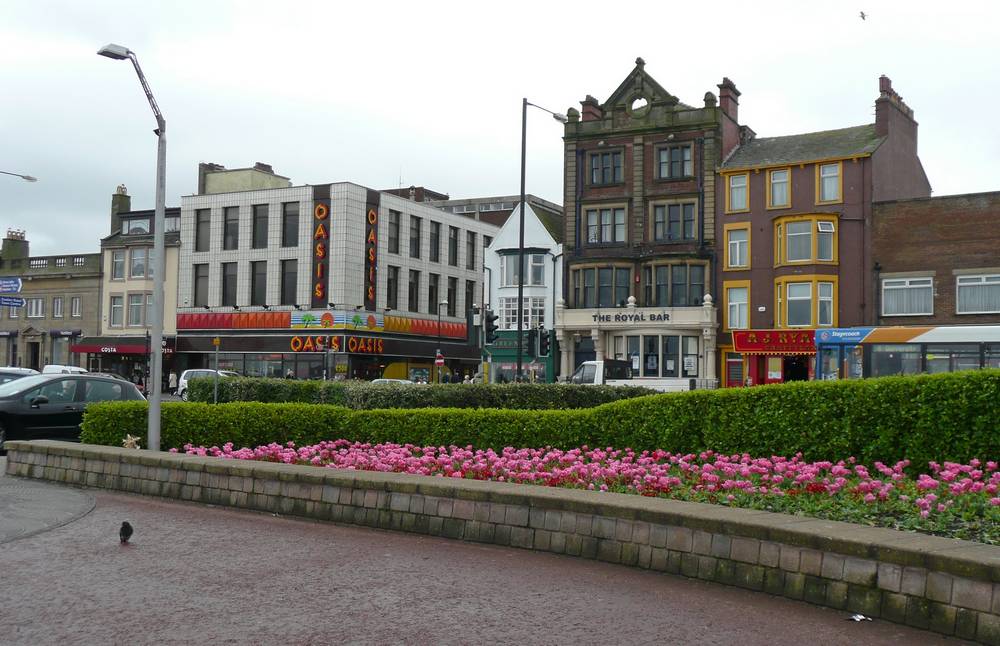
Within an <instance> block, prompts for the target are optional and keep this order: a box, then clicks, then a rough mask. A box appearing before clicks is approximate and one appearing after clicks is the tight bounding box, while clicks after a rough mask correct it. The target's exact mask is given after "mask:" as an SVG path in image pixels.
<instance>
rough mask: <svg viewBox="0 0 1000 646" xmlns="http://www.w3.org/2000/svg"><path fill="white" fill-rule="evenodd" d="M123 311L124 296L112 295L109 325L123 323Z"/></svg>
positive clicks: (116, 325)
mask: <svg viewBox="0 0 1000 646" xmlns="http://www.w3.org/2000/svg"><path fill="white" fill-rule="evenodd" d="M124 313H125V297H124V296H112V297H111V326H112V327H121V326H122V323H123V315H124Z"/></svg>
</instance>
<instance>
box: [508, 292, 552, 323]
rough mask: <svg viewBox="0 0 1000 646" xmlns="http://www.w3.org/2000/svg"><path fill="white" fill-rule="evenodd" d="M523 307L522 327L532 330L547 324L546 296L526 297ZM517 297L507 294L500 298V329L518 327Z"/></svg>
mask: <svg viewBox="0 0 1000 646" xmlns="http://www.w3.org/2000/svg"><path fill="white" fill-rule="evenodd" d="M523 305H524V306H523V308H522V309H521V317H522V319H521V329H522V330H531V329H536V328H538V327H539V326H542V325H545V298H544V297H534V296H532V297H530V298H529V297H527V296H526V297H525V298H524V301H523ZM517 310H518V308H517V297H512V296H505V297H502V298H501V299H500V310H499V312H498V314H499V316H500V321H499V323H500V329H501V330H516V329H517Z"/></svg>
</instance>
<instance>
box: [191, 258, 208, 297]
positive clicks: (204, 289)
mask: <svg viewBox="0 0 1000 646" xmlns="http://www.w3.org/2000/svg"><path fill="white" fill-rule="evenodd" d="M207 305H208V265H207V264H205V265H195V266H194V306H195V307H206V306H207Z"/></svg>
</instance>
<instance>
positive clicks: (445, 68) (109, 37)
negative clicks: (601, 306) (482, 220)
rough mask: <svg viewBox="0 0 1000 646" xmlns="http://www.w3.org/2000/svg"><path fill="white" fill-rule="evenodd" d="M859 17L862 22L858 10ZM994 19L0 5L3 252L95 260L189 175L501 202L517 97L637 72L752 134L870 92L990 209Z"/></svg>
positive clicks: (768, 6) (404, 6)
mask: <svg viewBox="0 0 1000 646" xmlns="http://www.w3.org/2000/svg"><path fill="white" fill-rule="evenodd" d="M861 11H864V12H865V13H866V14H867V17H866V18H865V19H864V20H862V19H861V17H860V16H859V13H860V12H861ZM998 22H1000V3H991V2H963V1H960V0H959V1H953V2H948V3H942V2H922V1H915V0H909V1H900V2H896V1H888V0H878V1H876V0H857V2H854V3H846V2H842V1H837V2H828V3H813V2H802V1H801V0H799V1H793V2H792V1H790V2H784V1H780V2H777V1H767V0H761V1H758V2H753V3H749V2H745V1H740V2H730V1H728V0H723V1H719V0H717V1H716V2H712V3H690V2H684V3H682V2H677V1H676V0H675V1H662V0H661V1H659V2H643V1H642V0H637V1H636V2H632V3H625V4H616V3H611V4H609V3H607V2H590V1H589V0H584V1H578V2H575V3H566V2H544V1H542V2H539V1H536V2H531V3H528V2H520V1H517V0H512V1H509V2H504V3H483V2H469V1H468V0H465V1H460V2H439V1H437V0H425V1H424V2H412V1H411V2H389V1H385V2H369V3H351V4H348V3H341V2H301V1H295V0H285V1H283V2H266V3H265V2H256V1H249V0H241V1H239V2H228V1H217V0H199V1H197V2H192V1H189V0H171V1H169V2H160V1H156V0H146V1H144V2H111V1H103V0H89V1H88V2H78V1H76V0H73V1H69V0H66V1H62V2H56V1H50V0H26V1H21V0H2V2H0V60H2V61H3V64H2V65H0V70H2V71H0V95H2V100H0V171H7V172H13V173H19V174H26V175H32V176H35V177H37V178H38V182H35V183H29V182H25V181H22V180H20V179H18V178H16V177H11V176H8V175H0V234H2V233H5V232H6V230H7V229H11V228H14V229H24V230H26V232H27V238H28V240H29V241H30V243H31V254H32V255H49V254H61V253H84V252H96V251H97V250H98V249H99V246H100V238H101V237H102V236H106V235H108V234H109V233H110V215H109V213H110V203H111V195H112V193H114V190H115V187H117V186H118V185H119V184H125V185H126V186H127V187H128V191H129V194H130V195H131V196H132V208H133V209H143V208H153V205H154V195H155V190H154V187H155V166H156V137H155V135H154V134H153V129H154V127H155V121H154V119H153V115H152V112H151V110H150V108H149V105H148V103H147V102H146V98H145V96H144V95H143V93H142V89H141V87H140V85H139V82H138V80H137V78H136V75H135V72H134V70H133V69H132V68H131V65H130V64H129V63H128V62H127V61H114V60H111V59H107V58H104V57H100V56H97V55H96V52H97V50H98V49H100V48H101V47H102V46H104V45H105V44H108V43H117V44H121V45H124V46H126V47H128V48H129V49H131V50H132V51H134V52H136V55H137V56H138V59H139V63H140V65H141V66H142V69H143V72H144V73H145V75H146V78H147V79H148V81H149V84H150V86H151V88H152V91H153V93H154V95H155V97H156V100H157V102H158V104H159V106H160V109H161V110H162V112H163V114H164V117H165V118H166V121H167V206H179V205H180V197H181V196H182V195H190V194H192V193H194V192H195V191H196V188H197V169H198V163H199V162H215V163H219V164H223V165H224V166H226V167H228V168H242V167H247V166H252V165H253V164H254V163H255V162H264V163H268V164H271V165H272V166H273V167H274V169H275V172H277V173H279V174H281V175H285V176H287V177H289V178H291V180H292V182H293V183H294V184H296V185H299V184H309V183H317V184H318V183H326V182H337V181H351V182H355V183H358V184H362V185H365V186H368V187H370V188H376V189H385V188H395V187H398V186H410V185H418V186H421V185H422V186H426V187H428V188H430V189H433V190H436V191H440V192H444V193H448V194H449V195H450V196H451V197H453V198H464V197H477V196H487V195H514V194H517V193H518V191H519V188H520V187H519V180H520V143H521V142H520V135H521V99H522V97H527V98H528V100H529V101H531V102H532V103H536V104H538V105H541V106H544V107H545V108H547V109H549V110H553V111H556V112H562V113H565V112H566V110H567V109H568V108H570V107H576V108H577V109H579V107H580V103H579V102H580V101H581V100H582V99H583V98H584V97H585V96H586V95H587V94H592V95H594V96H595V97H597V99H598V100H600V101H602V102H603V101H605V100H606V99H607V98H608V97H609V96H610V94H611V93H612V92H613V91H614V90H615V88H616V87H617V86H618V85H619V83H621V81H622V80H623V79H624V78H625V77H626V76H627V75H628V74H629V72H631V70H632V69H633V67H634V65H635V59H636V57H637V56H641V57H642V58H643V59H644V60H645V61H646V71H647V72H648V73H649V74H650V75H652V76H653V78H655V79H656V80H657V81H658V82H659V83H660V85H662V86H663V87H664V88H666V90H667V91H669V92H671V93H672V94H674V95H675V96H677V97H678V98H679V99H680V100H681V101H682V102H685V103H688V104H691V105H701V103H702V97H703V96H704V94H705V92H708V91H711V92H713V93H715V94H718V88H717V87H716V86H717V85H718V84H719V83H720V82H721V81H722V78H723V77H724V76H725V77H729V78H730V79H732V80H733V82H734V83H735V84H736V86H737V88H739V90H740V92H741V93H742V96H741V97H740V106H739V116H740V122H741V123H743V124H746V125H749V126H750V127H751V128H753V130H754V131H756V133H757V135H758V136H760V137H768V136H779V135H788V134H796V133H802V132H813V131H817V130H827V129H832V128H843V127H848V126H854V125H860V124H864V123H872V122H873V121H874V101H875V99H876V98H877V96H878V77H879V75H881V74H885V75H887V76H889V77H890V78H891V79H892V82H893V87H894V89H895V90H896V91H897V92H899V94H900V95H902V97H903V99H904V100H905V101H906V102H907V104H908V105H909V106H910V107H911V108H913V109H914V111H915V116H916V119H917V121H918V122H919V123H920V132H919V146H920V150H919V152H920V157H921V160H922V162H923V165H924V168H925V170H926V171H927V174H928V176H929V178H930V181H931V185H932V187H933V190H934V195H949V194H956V193H971V192H980V191H991V190H1000V178H998V177H997V172H996V171H997V169H998V167H1000V164H998V162H1000V152H998V151H1000V130H998V129H997V127H996V126H995V118H994V116H993V112H994V110H995V107H996V106H998V105H1000V82H998V80H1000V73H998V72H1000V44H998V41H997V39H996V36H995V33H994V29H995V25H996V24H998ZM561 136H562V126H561V125H560V124H558V123H557V122H555V121H553V120H552V119H551V117H549V116H548V115H546V114H545V113H544V112H542V111H539V110H534V109H529V116H528V127H527V141H528V144H527V180H526V183H527V192H529V193H533V194H535V195H538V196H540V197H543V198H545V199H548V200H551V201H553V202H556V203H560V204H561V203H562V201H563V186H562V163H563V157H562V140H561Z"/></svg>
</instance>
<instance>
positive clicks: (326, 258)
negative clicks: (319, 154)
mask: <svg viewBox="0 0 1000 646" xmlns="http://www.w3.org/2000/svg"><path fill="white" fill-rule="evenodd" d="M310 222H311V225H312V278H311V280H310V283H309V284H310V285H311V288H310V290H309V291H310V293H311V298H310V303H311V306H312V308H313V309H326V304H327V302H328V300H327V296H328V294H327V285H328V284H329V277H328V274H329V269H330V185H329V184H325V185H322V186H313V212H312V220H311V221H310Z"/></svg>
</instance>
